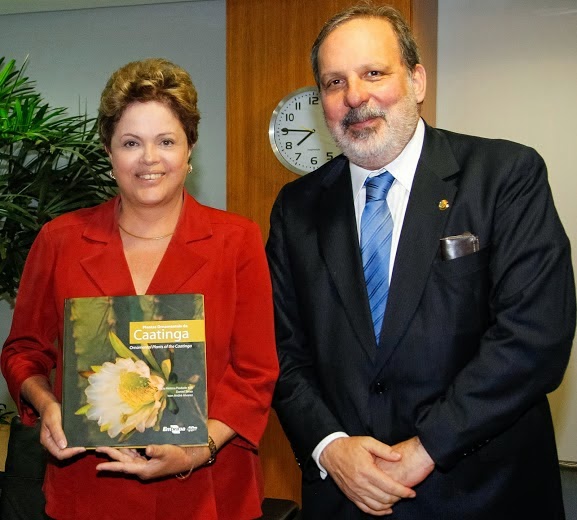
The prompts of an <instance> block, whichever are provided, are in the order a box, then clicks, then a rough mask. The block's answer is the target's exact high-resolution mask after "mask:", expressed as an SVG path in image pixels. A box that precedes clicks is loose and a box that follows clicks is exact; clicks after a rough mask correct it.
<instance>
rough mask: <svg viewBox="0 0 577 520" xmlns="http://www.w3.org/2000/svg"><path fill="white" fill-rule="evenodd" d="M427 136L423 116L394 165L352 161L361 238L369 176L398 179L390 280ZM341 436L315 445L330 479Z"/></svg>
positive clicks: (392, 206) (392, 196)
mask: <svg viewBox="0 0 577 520" xmlns="http://www.w3.org/2000/svg"><path fill="white" fill-rule="evenodd" d="M424 138H425V124H424V123H423V120H422V119H419V121H418V123H417V128H416V129H415V133H414V134H413V137H412V138H411V140H410V141H409V142H408V143H407V146H405V148H404V149H403V151H402V152H401V153H400V154H399V156H398V157H397V158H396V159H395V160H394V161H393V162H392V163H390V164H387V165H386V166H385V167H383V168H381V169H379V170H373V171H371V170H365V169H364V168H361V167H360V166H357V165H356V164H353V163H349V167H350V170H351V181H352V187H353V197H354V203H355V216H356V219H357V233H358V236H359V240H360V237H361V216H362V214H363V210H364V209H365V201H366V188H365V181H366V180H367V177H374V176H376V175H380V174H381V173H383V172H384V171H385V170H387V171H388V172H390V173H391V174H392V175H393V177H394V178H395V180H394V182H393V185H392V186H391V188H390V190H389V192H388V193H387V204H388V206H389V210H390V211H391V217H392V219H393V239H392V243H391V260H390V262H389V283H390V281H391V277H392V274H393V267H394V265H395V255H396V254H397V248H398V245H399V238H400V236H401V229H402V227H403V221H404V219H405V211H406V210H407V204H408V202H409V195H410V194H411V186H412V185H413V179H414V178H415V171H416V170H417V163H418V162H419V158H420V156H421V150H422V148H423V140H424ZM339 437H348V435H347V434H346V433H345V432H334V433H331V434H330V435H327V436H326V437H325V438H324V439H323V440H322V441H321V442H319V443H318V444H317V446H316V447H315V449H314V451H313V453H312V457H313V459H314V460H315V462H316V463H317V466H318V467H319V469H320V471H321V478H323V479H324V478H326V476H327V472H326V470H325V468H324V467H323V466H322V464H321V463H320V460H319V459H320V456H321V452H322V451H323V450H324V449H325V447H326V446H327V445H328V444H329V443H330V442H332V441H333V440H335V439H338V438H339Z"/></svg>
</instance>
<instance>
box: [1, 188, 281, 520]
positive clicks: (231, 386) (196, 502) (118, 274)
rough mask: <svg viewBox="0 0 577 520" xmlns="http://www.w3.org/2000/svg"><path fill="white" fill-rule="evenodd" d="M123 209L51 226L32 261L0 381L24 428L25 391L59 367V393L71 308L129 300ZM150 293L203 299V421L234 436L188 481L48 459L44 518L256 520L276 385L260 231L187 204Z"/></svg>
mask: <svg viewBox="0 0 577 520" xmlns="http://www.w3.org/2000/svg"><path fill="white" fill-rule="evenodd" d="M117 204H118V199H114V200H111V201H109V202H107V203H105V204H102V205H100V206H97V207H95V208H89V209H84V210H80V211H76V212H73V213H69V214H67V215H64V216H62V217H59V218H57V219H55V220H53V221H51V222H50V223H48V224H47V225H46V226H44V228H43V229H42V231H41V232H40V234H39V236H38V238H37V239H36V241H35V242H34V245H33V247H32V249H31V251H30V254H29V256H28V259H27V262H26V268H25V270H24V275H23V277H22V283H21V286H20V290H19V293H18V298H17V300H16V308H15V311H14V319H13V322H12V330H11V332H10V336H9V337H8V339H7V340H6V343H5V346H4V349H3V351H2V371H3V374H4V376H5V377H6V381H7V383H8V387H9V389H10V392H11V394H12V396H13V397H14V400H15V402H16V403H18V405H19V411H20V415H21V416H22V418H23V421H25V423H27V424H30V423H32V422H34V420H35V419H36V415H35V413H34V411H33V410H32V409H31V408H30V407H28V406H26V404H25V403H24V402H22V401H20V399H19V393H20V387H21V385H22V382H23V381H25V380H26V379H27V378H28V377H30V376H31V375H34V374H43V375H48V374H49V373H50V370H51V369H52V368H53V367H54V366H56V383H55V391H56V393H57V395H58V394H59V392H60V382H61V376H62V357H61V350H60V348H56V346H55V345H61V344H62V328H63V324H64V317H63V312H64V299H65V298H69V297H75V296H76V297H78V296H115V295H130V294H134V286H133V284H132V279H131V275H130V271H129V269H128V265H127V263H126V259H125V257H124V253H123V247H122V241H121V238H120V234H119V232H118V224H117V222H116V218H115V211H116V210H115V208H116V206H117ZM147 292H148V294H168V293H187V292H188V293H201V294H204V296H205V316H206V319H205V326H206V356H207V386H208V413H209V417H211V418H214V419H219V420H220V421H222V422H224V423H226V424H228V425H229V426H230V427H231V428H233V429H234V430H235V431H236V432H237V433H238V435H239V436H238V437H237V438H235V439H233V441H232V442H230V443H228V444H227V445H226V446H225V447H224V448H222V449H221V450H220V451H219V453H218V455H217V462H216V463H215V464H214V465H212V466H207V467H204V468H201V469H199V470H198V471H195V472H194V473H192V475H191V476H190V478H189V479H188V480H186V481H178V480H176V479H175V478H167V479H160V480H155V481H153V482H142V481H140V480H138V479H136V478H132V477H126V478H123V477H122V476H121V475H106V474H97V472H96V470H95V466H96V464H97V463H98V462H99V461H100V460H101V457H100V456H98V455H94V454H93V452H91V453H87V454H86V455H83V456H80V457H76V458H75V459H74V460H72V461H67V462H66V463H64V464H58V463H56V462H55V461H53V460H51V461H50V462H49V464H48V468H47V476H46V480H45V483H44V491H45V494H46V499H47V513H48V514H49V515H50V516H51V517H55V518H58V519H66V518H70V519H83V518H139V519H141V520H156V519H160V518H162V519H166V520H169V519H181V518H199V519H202V520H210V519H212V520H216V519H217V518H219V519H226V520H228V519H232V518H234V519H241V518H242V519H252V518H256V517H258V516H260V514H261V510H260V504H261V501H262V498H263V496H262V495H263V488H262V475H261V471H260V463H259V460H258V457H257V453H256V446H257V445H258V442H259V440H260V438H261V435H262V433H263V431H264V429H265V427H266V423H267V416H268V410H269V406H270V401H271V398H272V392H273V388H274V383H275V381H276V376H277V374H278V361H277V358H276V353H275V348H274V329H273V309H272V291H271V286H270V277H269V273H268V266H267V262H266V257H265V254H264V248H263V244H262V236H261V233H260V231H259V228H258V226H257V225H256V224H254V223H253V222H250V221H249V220H247V219H245V218H243V217H240V216H237V215H233V214H230V213H226V212H224V211H219V210H216V209H213V208H208V207H206V206H202V205H201V204H199V203H198V202H196V201H195V200H194V199H193V198H192V197H190V196H189V195H185V203H184V206H183V209H182V214H181V217H180V220H179V224H178V227H177V229H176V232H175V234H174V236H173V237H172V239H171V241H170V243H169V245H168V248H167V250H166V253H165V255H164V257H163V259H162V261H161V263H160V265H159V266H158V269H157V271H156V273H155V275H154V278H153V280H152V282H151V284H150V286H149V288H148V291H147ZM187 515H188V516H187Z"/></svg>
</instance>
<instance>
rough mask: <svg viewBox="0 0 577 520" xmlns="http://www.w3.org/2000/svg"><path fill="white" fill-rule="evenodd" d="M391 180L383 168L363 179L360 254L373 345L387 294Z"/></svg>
mask: <svg viewBox="0 0 577 520" xmlns="http://www.w3.org/2000/svg"><path fill="white" fill-rule="evenodd" d="M394 180H395V178H394V177H393V176H392V175H391V174H390V173H389V172H387V171H385V172H383V173H382V174H380V175H378V176H376V177H369V178H368V179H367V180H366V182H365V188H366V195H367V200H366V204H365V209H364V210H363V214H362V217H361V256H362V258H363V269H364V272H365V283H366V284H367V293H368V295H369V304H370V307H371V314H372V316H373V326H374V330H375V338H376V340H377V345H378V344H379V337H380V334H381V328H382V326H383V318H384V316H385V308H386V306H387V296H388V295H389V261H390V257H391V242H392V237H393V219H392V217H391V212H390V210H389V206H388V205H387V193H388V192H389V189H390V187H391V185H392V184H393V181H394Z"/></svg>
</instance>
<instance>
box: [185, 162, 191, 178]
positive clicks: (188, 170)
mask: <svg viewBox="0 0 577 520" xmlns="http://www.w3.org/2000/svg"><path fill="white" fill-rule="evenodd" d="M186 173H187V174H188V175H190V174H191V173H192V164H189V165H188V169H187V170H186Z"/></svg>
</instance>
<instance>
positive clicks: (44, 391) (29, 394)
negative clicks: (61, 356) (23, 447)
mask: <svg viewBox="0 0 577 520" xmlns="http://www.w3.org/2000/svg"><path fill="white" fill-rule="evenodd" d="M21 393H22V397H23V398H24V399H25V400H26V401H28V402H29V403H30V404H32V406H33V407H34V408H35V409H36V411H37V412H38V414H39V415H40V422H41V425H40V443H41V444H42V446H44V447H45V448H46V449H47V450H48V452H49V453H50V454H51V455H53V456H54V457H56V458H57V459H58V460H65V459H69V458H71V457H74V456H75V455H78V454H79V453H84V452H85V451H86V449H85V448H67V446H68V441H67V440H66V435H64V430H63V429H62V407H61V406H60V403H59V402H58V400H57V399H56V396H55V395H54V394H53V392H52V389H51V387H50V383H49V382H48V379H47V378H45V377H43V376H32V377H29V378H28V379H26V381H24V383H23V384H22V389H21Z"/></svg>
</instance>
